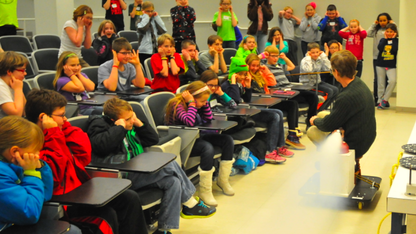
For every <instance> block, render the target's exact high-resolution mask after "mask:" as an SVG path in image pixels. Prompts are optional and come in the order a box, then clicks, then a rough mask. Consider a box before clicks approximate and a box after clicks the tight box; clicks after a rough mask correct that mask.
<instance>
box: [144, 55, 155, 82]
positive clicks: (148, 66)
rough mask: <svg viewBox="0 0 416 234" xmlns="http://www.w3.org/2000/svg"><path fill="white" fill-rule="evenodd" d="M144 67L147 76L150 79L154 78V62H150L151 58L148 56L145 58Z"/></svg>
mask: <svg viewBox="0 0 416 234" xmlns="http://www.w3.org/2000/svg"><path fill="white" fill-rule="evenodd" d="M144 67H145V69H146V74H147V78H148V79H149V80H153V78H154V77H155V74H154V72H153V69H152V64H150V58H147V59H146V60H144Z"/></svg>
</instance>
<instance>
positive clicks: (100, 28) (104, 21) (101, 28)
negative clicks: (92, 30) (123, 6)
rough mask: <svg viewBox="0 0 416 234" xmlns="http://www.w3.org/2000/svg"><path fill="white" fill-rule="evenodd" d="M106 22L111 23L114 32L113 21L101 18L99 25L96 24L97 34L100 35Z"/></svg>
mask: <svg viewBox="0 0 416 234" xmlns="http://www.w3.org/2000/svg"><path fill="white" fill-rule="evenodd" d="M106 24H111V26H113V30H114V32H116V26H115V25H114V23H113V21H111V20H103V22H101V24H100V26H98V30H97V32H98V36H101V33H102V32H103V30H104V27H105V25H106Z"/></svg>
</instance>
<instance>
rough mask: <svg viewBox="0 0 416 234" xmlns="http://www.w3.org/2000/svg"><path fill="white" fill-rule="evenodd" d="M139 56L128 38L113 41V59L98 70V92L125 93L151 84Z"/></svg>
mask: <svg viewBox="0 0 416 234" xmlns="http://www.w3.org/2000/svg"><path fill="white" fill-rule="evenodd" d="M138 56H139V55H138V54H137V53H136V51H134V50H132V48H131V44H130V43H129V41H127V39H126V38H123V37H121V38H117V39H115V40H114V41H113V59H112V60H109V61H107V62H105V63H103V64H101V65H100V67H99V68H98V87H97V89H98V90H108V91H111V92H114V91H116V90H117V91H123V90H128V89H130V88H131V85H134V86H136V87H138V88H143V87H144V86H145V85H148V84H150V83H151V82H150V81H149V80H148V79H147V78H145V77H144V75H143V71H142V68H141V65H140V61H139V57H138Z"/></svg>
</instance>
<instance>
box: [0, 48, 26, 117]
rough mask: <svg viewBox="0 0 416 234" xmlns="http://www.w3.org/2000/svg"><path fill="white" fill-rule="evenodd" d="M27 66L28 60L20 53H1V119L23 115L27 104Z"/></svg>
mask: <svg viewBox="0 0 416 234" xmlns="http://www.w3.org/2000/svg"><path fill="white" fill-rule="evenodd" d="M27 64H28V61H27V59H26V58H25V57H24V56H22V55H20V54H18V53H15V52H13V51H6V52H3V53H0V107H1V108H0V119H1V118H3V117H5V116H7V115H17V116H22V115H23V111H24V108H25V104H26V98H25V95H24V94H23V79H24V78H25V75H26V66H27Z"/></svg>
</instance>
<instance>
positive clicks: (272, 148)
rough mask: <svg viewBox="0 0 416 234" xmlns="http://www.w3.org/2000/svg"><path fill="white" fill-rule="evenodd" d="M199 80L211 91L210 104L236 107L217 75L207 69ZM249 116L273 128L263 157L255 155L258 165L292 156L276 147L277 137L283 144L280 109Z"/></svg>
mask: <svg viewBox="0 0 416 234" xmlns="http://www.w3.org/2000/svg"><path fill="white" fill-rule="evenodd" d="M253 56H255V55H253ZM201 81H203V82H205V83H206V84H207V86H208V88H209V89H210V90H211V92H212V94H211V96H210V97H209V100H210V105H213V104H211V103H216V102H220V103H221V104H222V105H223V106H225V107H229V108H232V109H234V108H236V107H237V104H236V102H235V101H234V100H233V99H232V98H231V97H230V96H228V94H226V93H225V92H224V91H222V89H221V86H220V85H219V80H218V76H217V74H215V73H214V72H213V71H211V70H207V71H205V72H204V73H202V76H201ZM251 118H252V119H253V120H254V121H256V123H257V122H267V127H268V129H273V131H267V149H266V150H267V152H266V155H265V157H262V156H260V155H258V156H257V157H258V158H259V160H260V162H259V165H260V166H261V165H263V164H264V163H265V162H266V161H268V162H271V163H281V162H284V161H286V159H284V158H282V157H281V156H283V157H292V156H293V153H292V152H290V151H289V150H287V149H286V147H277V144H279V143H278V142H279V137H281V139H283V140H280V141H281V142H280V143H281V146H283V145H284V144H285V142H284V128H283V113H282V112H281V111H280V110H276V109H274V110H272V109H270V110H269V109H261V112H260V113H259V114H257V115H254V116H252V117H251ZM279 129H280V130H279Z"/></svg>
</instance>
